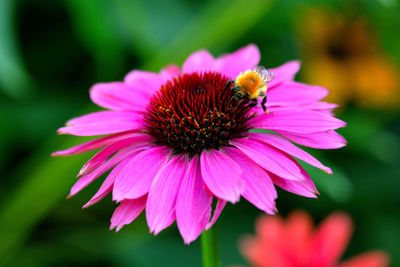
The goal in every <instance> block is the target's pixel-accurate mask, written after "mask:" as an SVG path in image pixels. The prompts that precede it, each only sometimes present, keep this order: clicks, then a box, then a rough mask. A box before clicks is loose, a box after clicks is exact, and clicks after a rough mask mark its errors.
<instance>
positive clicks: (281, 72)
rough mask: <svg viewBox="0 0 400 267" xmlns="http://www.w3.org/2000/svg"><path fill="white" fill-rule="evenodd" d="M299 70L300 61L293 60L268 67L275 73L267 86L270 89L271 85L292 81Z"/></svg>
mask: <svg viewBox="0 0 400 267" xmlns="http://www.w3.org/2000/svg"><path fill="white" fill-rule="evenodd" d="M299 70H300V61H298V60H293V61H289V62H286V63H285V64H283V65H281V66H279V67H276V68H273V69H270V71H271V72H272V73H273V74H274V75H275V77H274V79H273V80H272V81H271V82H270V83H269V84H268V87H269V88H270V89H272V88H273V87H275V86H277V85H279V84H281V83H283V82H287V81H292V80H293V79H294V76H295V75H296V73H297V72H299Z"/></svg>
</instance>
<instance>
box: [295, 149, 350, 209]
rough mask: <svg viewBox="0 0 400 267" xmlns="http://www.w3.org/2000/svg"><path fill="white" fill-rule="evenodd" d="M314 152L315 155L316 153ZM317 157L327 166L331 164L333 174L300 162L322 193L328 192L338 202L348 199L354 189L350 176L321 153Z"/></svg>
mask: <svg viewBox="0 0 400 267" xmlns="http://www.w3.org/2000/svg"><path fill="white" fill-rule="evenodd" d="M313 154H314V156H315V153H313ZM317 158H318V159H319V160H320V161H321V162H323V163H324V164H325V165H326V166H329V167H330V168H331V169H332V171H333V174H331V175H329V174H327V173H325V172H323V171H321V170H320V169H317V168H315V167H312V166H310V165H308V164H304V163H303V162H299V163H300V164H301V165H302V167H303V168H304V169H305V170H306V171H307V173H308V174H309V175H310V177H311V179H313V181H314V183H315V185H316V187H317V189H318V190H319V191H320V193H324V194H327V195H328V196H329V197H330V198H332V199H333V200H334V201H336V202H345V201H347V200H348V199H349V198H350V196H351V193H352V191H353V185H352V183H351V181H350V179H349V177H348V176H347V175H346V174H345V173H344V172H343V170H341V169H340V167H339V166H337V165H335V164H333V163H332V162H328V161H327V160H325V159H323V158H322V157H321V156H320V155H318V156H317Z"/></svg>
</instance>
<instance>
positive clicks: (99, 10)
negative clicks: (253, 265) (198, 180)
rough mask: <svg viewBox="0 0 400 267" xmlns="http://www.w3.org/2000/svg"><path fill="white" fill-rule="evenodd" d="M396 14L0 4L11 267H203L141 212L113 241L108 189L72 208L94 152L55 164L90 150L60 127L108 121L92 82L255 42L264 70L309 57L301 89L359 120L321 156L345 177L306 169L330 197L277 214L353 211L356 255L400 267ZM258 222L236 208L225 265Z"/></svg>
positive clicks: (6, 250) (224, 227) (278, 5)
mask: <svg viewBox="0 0 400 267" xmlns="http://www.w3.org/2000/svg"><path fill="white" fill-rule="evenodd" d="M399 12H400V2H399V1H397V0H370V1H366V0H365V1H362V0H359V1H355V0H354V1H345V0H343V1H323V0H315V1H314V0H309V1H295V0H287V1H258V0H246V1H245V0H229V1H226V0H221V1H210V0H208V1H200V0H197V1H189V0H172V1H161V0H147V1H144V0H143V1H139V0H117V1H112V0H64V1H51V0H47V1H46V0H34V1H32V0H18V1H17V0H14V1H13V0H0V121H1V125H0V168H1V172H0V173H1V176H0V177H1V180H0V266H3V265H4V266H52V265H57V266H59V265H60V266H92V265H93V266H94V265H95V266H201V254H200V241H199V240H197V241H195V242H194V243H193V244H191V245H190V246H186V245H184V244H183V241H182V240H181V237H180V236H179V233H178V231H177V229H176V225H173V226H172V227H169V228H168V229H167V230H165V231H163V232H162V233H161V234H159V235H158V236H157V237H154V236H152V235H150V234H149V233H148V228H147V225H146V223H145V218H144V216H143V215H141V216H140V217H139V219H138V220H136V221H135V222H134V223H132V224H131V225H129V226H126V227H125V228H124V229H123V230H121V231H120V232H119V233H115V232H111V231H109V230H108V228H109V220H110V217H111V214H112V212H113V209H114V208H115V204H114V203H112V201H111V198H110V197H108V198H107V199H105V200H103V201H102V202H101V203H100V204H98V205H95V206H94V207H91V208H89V209H87V210H81V206H82V205H83V204H84V203H86V201H87V200H88V199H90V197H91V196H92V195H93V194H94V192H96V189H97V188H98V186H99V182H100V181H98V183H97V184H95V185H92V186H90V187H89V188H88V189H85V190H84V191H83V192H81V193H80V194H79V195H78V196H76V197H74V198H72V199H69V200H65V197H66V196H67V194H68V192H69V188H70V186H71V185H72V184H73V183H74V181H75V176H76V174H77V172H78V171H79V169H80V166H81V165H82V164H83V163H84V161H85V160H87V159H89V158H90V157H91V154H92V153H86V154H84V155H80V156H73V157H69V158H51V157H50V153H51V152H52V151H55V150H59V149H64V148H67V147H69V146H71V145H74V144H78V143H79V142H81V141H82V140H84V138H78V137H70V136H56V129H57V128H58V127H61V126H62V125H63V124H64V123H65V121H66V120H67V119H69V118H71V117H74V116H78V115H81V114H84V113H86V112H88V111H91V110H98V108H97V107H95V106H94V105H93V104H91V103H90V99H89V95H88V89H89V87H90V86H91V85H92V84H93V83H95V82H105V81H114V80H122V79H123V77H124V75H125V74H126V73H127V72H128V71H129V70H131V69H135V68H136V69H144V70H150V71H158V70H159V69H160V68H162V67H163V66H165V65H166V64H169V63H175V64H182V62H183V60H184V59H185V58H186V57H187V56H188V55H189V54H190V53H191V52H193V51H195V50H197V49H200V48H206V49H208V50H210V51H211V52H212V53H213V54H214V55H219V54H221V53H226V52H232V51H234V50H236V49H238V48H240V47H242V46H244V45H246V44H248V43H255V44H257V45H258V46H259V48H260V50H261V54H262V61H261V64H262V65H264V66H266V67H274V66H277V65H280V64H282V63H284V62H285V61H287V60H291V59H301V60H302V62H303V66H302V70H301V72H300V74H299V75H298V76H297V79H298V80H300V81H304V82H309V83H317V84H321V85H324V86H327V87H329V88H330V90H331V92H332V95H331V96H330V98H329V99H328V100H330V101H333V102H337V103H339V104H340V105H341V108H340V109H338V110H337V112H336V113H337V116H338V117H341V118H342V119H344V120H345V121H347V122H348V127H347V128H345V129H342V130H340V133H342V134H343V135H344V136H345V137H346V139H347V140H348V142H349V144H348V146H347V147H345V148H343V149H339V150H335V151H316V150H310V151H311V152H312V153H313V154H314V155H316V156H317V157H319V158H320V159H321V161H322V162H324V163H326V164H327V165H329V166H330V167H332V169H333V170H334V175H332V176H328V175H326V174H324V173H323V172H320V171H319V170H315V169H312V168H308V169H307V170H309V171H310V174H311V176H312V178H313V179H314V181H315V183H316V184H317V187H318V188H319V191H320V193H321V195H320V198H319V199H318V200H315V199H306V198H302V197H299V196H296V195H293V194H289V193H287V192H284V191H282V190H279V198H278V201H277V206H278V209H279V211H280V214H281V215H283V216H286V214H288V213H289V212H290V211H292V210H294V209H299V208H301V209H304V210H307V211H308V212H310V213H311V214H312V215H313V217H314V218H315V220H316V221H317V222H319V221H320V220H321V219H322V218H323V217H325V216H326V215H328V214H329V213H331V212H332V211H336V210H342V211H346V212H347V213H349V214H350V216H352V218H353V219H354V222H355V226H356V227H355V232H354V236H353V239H352V242H351V244H350V246H349V248H348V249H347V252H346V254H345V257H349V256H352V255H355V254H358V253H360V252H363V251H367V250H370V249H375V248H377V249H378V248H379V249H384V250H386V251H387V252H388V253H390V255H391V258H392V265H391V266H400V242H399V240H400V209H399V207H400V194H399V192H400V123H399V122H400V116H399V114H400V113H399V107H400V105H399V100H400V97H399V91H400V85H399V84H400V83H399V77H398V76H399V66H400V49H399V47H400V34H399V29H400V16H399V15H398V14H399ZM85 140H86V139H85ZM99 180H101V179H99ZM261 214H262V212H261V211H259V210H257V209H256V208H255V207H253V206H252V205H250V204H248V203H247V202H246V201H244V200H241V201H240V203H239V204H237V205H234V206H233V205H230V204H228V205H227V207H226V208H225V210H224V212H223V213H222V216H221V218H220V219H219V222H218V227H219V229H220V239H221V253H222V255H221V256H222V263H223V265H224V266H226V265H233V264H242V265H245V264H246V263H245V261H244V259H243V257H242V256H241V254H240V252H239V251H238V248H237V244H238V240H239V238H240V237H241V236H242V235H243V234H245V233H253V232H254V221H255V218H256V217H258V216H259V215H261Z"/></svg>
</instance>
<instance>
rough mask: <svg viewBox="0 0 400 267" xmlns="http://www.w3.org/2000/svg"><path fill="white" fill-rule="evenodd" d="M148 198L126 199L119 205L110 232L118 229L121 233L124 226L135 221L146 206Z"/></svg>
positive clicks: (112, 219) (112, 218)
mask: <svg viewBox="0 0 400 267" xmlns="http://www.w3.org/2000/svg"><path fill="white" fill-rule="evenodd" d="M146 199H147V196H143V197H141V198H138V199H126V200H124V201H122V202H121V204H119V206H118V207H117V208H116V209H115V211H114V213H113V216H112V217H111V226H110V230H111V229H113V228H115V227H117V231H119V230H120V229H121V228H122V227H123V226H124V225H127V224H130V223H131V222H133V220H135V219H136V218H137V217H138V216H139V215H140V213H142V211H143V210H144V208H145V206H146Z"/></svg>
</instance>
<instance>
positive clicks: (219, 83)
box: [54, 45, 345, 243]
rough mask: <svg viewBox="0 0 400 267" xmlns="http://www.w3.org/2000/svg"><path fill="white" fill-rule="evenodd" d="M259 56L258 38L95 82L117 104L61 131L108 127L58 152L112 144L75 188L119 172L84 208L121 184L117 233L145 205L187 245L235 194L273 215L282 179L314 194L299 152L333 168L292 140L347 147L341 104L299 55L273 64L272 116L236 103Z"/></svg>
mask: <svg viewBox="0 0 400 267" xmlns="http://www.w3.org/2000/svg"><path fill="white" fill-rule="evenodd" d="M259 60H260V53H259V50H258V48H257V47H256V46H255V45H248V46H246V47H244V48H241V49H239V50H238V51H236V52H234V53H232V54H227V55H223V56H221V57H218V58H214V57H213V56H212V55H211V54H210V53H209V52H207V51H205V50H201V51H198V52H196V53H194V54H192V55H190V56H189V58H188V59H187V60H186V61H185V63H184V64H183V67H182V69H180V68H179V67H177V66H173V65H170V66H168V67H166V68H165V69H163V70H161V72H160V73H152V72H144V71H138V70H134V71H132V72H130V73H129V74H128V75H127V76H126V77H125V79H124V81H123V82H110V83H100V84H96V85H94V86H93V87H92V88H91V90H90V96H91V99H92V101H93V102H94V103H96V104H98V105H99V106H101V107H104V108H106V109H109V110H107V111H99V112H94V113H91V114H88V115H84V116H82V117H79V118H75V119H72V120H70V121H68V123H67V126H66V127H62V128H60V129H59V130H58V132H59V133H63V134H72V135H78V136H92V135H106V136H105V137H101V138H98V139H95V140H93V141H90V142H87V143H84V144H80V145H78V146H75V147H72V148H69V149H67V150H64V151H58V152H55V153H54V155H57V156H66V155H73V154H77V153H82V152H86V151H90V150H94V149H99V148H103V147H104V148H103V149H102V150H100V151H99V152H98V153H97V154H96V155H95V156H94V157H93V158H91V159H90V160H89V161H88V162H86V163H85V165H84V166H83V168H82V169H81V171H80V172H79V176H80V177H81V178H80V179H79V180H78V181H77V182H76V184H75V185H74V186H73V187H72V189H71V193H70V196H72V195H75V194H76V193H78V192H79V191H81V190H82V189H83V188H85V187H86V186H87V185H89V184H90V183H91V182H93V181H94V180H95V179H97V178H99V177H100V176H101V175H102V174H104V173H105V172H107V171H109V170H111V172H110V174H109V175H108V176H107V178H106V179H105V181H104V182H103V184H102V186H101V187H100V189H99V191H98V192H97V193H96V194H95V196H93V198H92V199H91V200H90V201H89V202H88V203H87V204H86V205H84V207H88V206H91V205H93V204H95V203H97V202H98V201H100V200H101V199H102V198H103V197H104V196H106V195H107V194H109V193H111V192H112V197H113V200H114V201H116V202H118V203H120V205H119V206H118V208H117V209H116V210H115V212H114V214H113V216H112V218H111V228H114V227H116V228H117V231H118V230H119V229H120V228H121V227H122V226H124V225H126V224H129V223H131V222H132V221H133V220H134V219H135V218H136V217H137V216H138V215H139V214H140V213H141V212H142V211H143V210H144V209H145V208H146V218H147V223H148V225H149V228H150V231H151V232H154V233H155V234H157V233H159V232H160V231H161V230H163V229H165V228H166V227H168V226H169V225H171V224H172V223H173V222H174V221H175V220H176V221H177V225H178V228H179V231H180V233H181V235H182V237H183V239H184V240H185V242H186V243H190V242H192V241H193V240H195V239H196V238H197V237H198V236H199V234H200V233H201V232H202V231H203V229H208V228H210V227H211V226H212V225H213V224H214V223H215V221H216V220H217V219H218V216H219V215H220V213H221V211H222V209H223V208H224V206H225V204H226V202H227V201H229V202H231V203H235V202H237V201H239V198H240V196H243V197H244V198H245V199H247V200H248V201H250V202H251V203H253V204H254V205H255V206H256V207H258V208H259V209H261V210H263V211H265V212H267V213H269V214H274V213H275V211H276V208H275V199H276V197H277V195H276V191H275V188H274V184H276V185H278V186H279V187H282V188H283V189H285V190H287V191H290V192H293V193H295V194H299V195H302V196H306V197H315V194H316V193H317V190H316V188H315V186H314V184H313V182H312V180H311V179H310V177H309V176H308V175H307V173H306V172H305V171H304V170H303V168H302V167H301V166H300V165H299V164H298V163H297V162H296V161H295V160H294V159H293V158H292V156H294V157H296V158H298V159H300V160H303V161H305V162H307V163H308V164H311V165H313V166H315V167H317V168H320V169H322V170H323V171H325V172H327V173H331V169H329V168H328V167H325V166H324V165H322V164H321V163H320V162H319V161H318V160H317V159H315V158H314V157H313V156H311V155H310V154H308V153H307V152H305V151H303V150H302V149H300V148H298V147H297V146H295V145H294V144H292V143H291V142H290V141H292V142H294V143H297V144H301V145H303V146H308V147H313V148H320V149H331V148H339V147H342V146H344V145H345V140H344V139H343V138H342V137H341V136H340V135H338V134H337V133H336V132H335V131H334V130H335V129H337V128H340V127H344V126H345V123H344V122H343V121H341V120H338V119H336V118H334V117H333V115H332V109H333V108H334V107H335V105H332V104H329V103H325V102H320V101H319V100H321V99H322V98H324V97H325V96H326V95H327V94H328V91H327V90H326V89H325V88H321V87H318V86H309V85H305V84H302V83H298V82H295V81H293V77H294V75H295V74H296V73H297V71H298V70H299V66H300V64H299V62H297V61H293V62H289V63H286V64H284V65H282V66H280V67H278V68H275V69H271V71H272V72H273V73H274V74H275V79H274V80H273V81H272V82H271V83H269V84H268V87H269V89H268V93H267V94H268V102H267V109H268V111H269V112H270V113H269V114H265V113H264V112H263V111H262V109H261V107H260V106H259V105H258V106H256V107H254V108H251V107H249V106H248V105H247V103H246V101H237V100H234V101H230V99H231V98H232V96H233V94H234V92H233V90H230V89H225V88H224V87H225V85H226V83H227V81H228V79H232V78H235V77H236V76H237V75H238V74H239V73H240V72H242V71H245V70H248V69H253V68H254V67H255V66H256V65H257V64H258V63H259ZM254 129H266V130H270V131H274V132H273V133H272V132H270V133H256V132H254V131H252V130H254ZM289 140H290V141H289ZM214 198H215V199H216V200H217V205H216V208H215V210H214V212H213V216H211V203H212V201H213V199H214ZM211 217H212V218H211Z"/></svg>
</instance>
